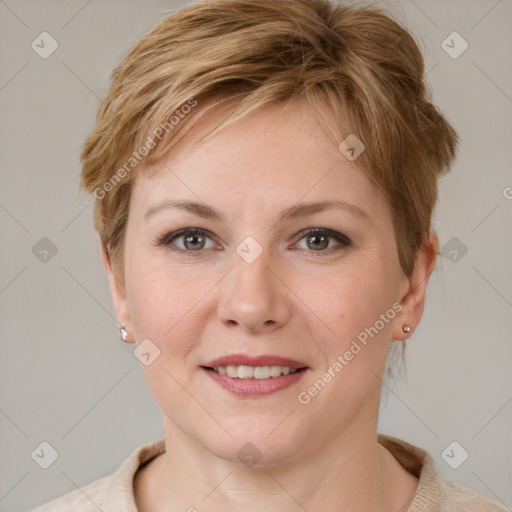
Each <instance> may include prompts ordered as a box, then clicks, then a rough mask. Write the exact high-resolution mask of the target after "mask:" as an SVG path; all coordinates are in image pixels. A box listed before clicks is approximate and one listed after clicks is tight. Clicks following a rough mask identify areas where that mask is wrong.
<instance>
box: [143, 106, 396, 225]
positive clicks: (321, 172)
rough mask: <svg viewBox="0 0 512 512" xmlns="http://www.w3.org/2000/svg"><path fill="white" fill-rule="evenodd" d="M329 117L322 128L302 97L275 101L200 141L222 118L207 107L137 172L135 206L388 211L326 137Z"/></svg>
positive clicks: (374, 190) (375, 215)
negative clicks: (185, 202) (343, 206)
mask: <svg viewBox="0 0 512 512" xmlns="http://www.w3.org/2000/svg"><path fill="white" fill-rule="evenodd" d="M325 114H326V119H325V126H323V125H322V124H321V123H322V121H321V118H320V117H319V116H315V115H313V114H312V112H311V111H310V110H309V107H308V106H307V105H305V104H304V103H303V102H300V101H295V102H289V103H283V104H278V105H272V106H268V107H264V108H260V109H258V110H256V111H254V112H252V113H250V114H249V115H247V116H246V117H244V118H242V119H241V120H239V121H237V122H236V123H235V124H234V125H232V126H230V127H228V128H226V129H224V130H222V131H221V132H219V133H217V134H216V135H215V136H214V137H212V138H211V139H209V140H207V141H206V142H203V141H202V137H204V136H205V135H206V134H208V133H209V132H210V130H212V129H213V128H214V127H216V126H217V125H218V124H219V123H220V122H221V121H222V120H223V119H224V116H220V115H219V114H217V113H215V112H210V113H208V114H207V115H205V116H204V117H203V118H202V119H201V120H200V121H199V122H198V123H197V124H196V125H195V126H194V127H193V128H192V129H191V130H190V131H189V132H188V133H187V135H186V136H185V137H184V138H183V139H182V140H181V141H180V142H179V143H178V144H177V145H176V146H175V148H173V150H172V151H171V153H170V154H169V155H168V156H167V157H166V158H165V159H164V160H163V161H161V162H160V163H159V164H157V165H156V166H155V168H153V169H150V171H151V172H150V173H139V174H138V175H137V177H136V179H135V183H134V190H133V196H134V197H133V201H134V203H136V204H134V206H135V207H136V206H137V205H142V206H144V207H146V208H148V207H151V206H152V205H154V204H156V203H158V202H161V201H163V200H165V199H171V200H172V199H189V200H194V201H198V202H201V201H204V202H207V203H208V204H217V205H219V207H220V208H221V209H222V206H223V205H227V203H229V204H233V205H234V204H236V205H238V206H240V205H241V206H242V207H244V206H245V208H246V209H249V208H257V209H258V210H259V211H260V212H261V208H262V204H265V208H273V207H274V206H275V207H276V208H279V209H281V208H282V207H283V206H290V205H291V204H295V203H297V202H299V201H305V202H313V201H320V200H344V201H346V202H351V203H355V204H359V205H361V207H363V206H364V207H365V209H366V210H368V212H369V214H370V216H371V217H373V218H378V216H379V215H381V214H382V209H383V208H384V209H386V208H387V204H386V202H385V200H384V198H383V196H382V194H381V193H380V191H379V190H378V189H377V188H376V187H375V186H374V185H373V184H372V183H371V181H370V180H369V179H368V178H367V176H366V174H365V173H364V171H362V170H361V169H360V168H359V167H358V165H357V162H351V161H349V160H348V159H347V158H346V157H345V156H344V154H342V153H341V152H340V151H339V150H338V148H337V145H336V144H335V142H333V141H335V139H334V138H332V137H331V138H330V137H328V135H327V134H326V129H325V128H326V127H327V126H328V123H329V120H328V117H327V116H328V113H325ZM331 123H332V121H331ZM261 213H262V212H261Z"/></svg>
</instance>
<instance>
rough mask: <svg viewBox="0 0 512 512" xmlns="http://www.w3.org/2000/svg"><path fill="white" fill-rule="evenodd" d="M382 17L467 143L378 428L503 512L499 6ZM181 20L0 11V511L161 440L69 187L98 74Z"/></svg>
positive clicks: (93, 8)
mask: <svg viewBox="0 0 512 512" xmlns="http://www.w3.org/2000/svg"><path fill="white" fill-rule="evenodd" d="M380 3H381V4H383V5H386V6H389V7H391V8H392V9H394V11H395V12H396V13H397V15H398V17H399V18H400V19H402V20H403V21H404V22H405V23H406V24H407V26H408V27H409V28H410V29H411V30H412V31H413V32H414V33H415V34H416V37H417V39H418V40H419V41H420V44H421V46H422V49H423V51H424V54H425V58H426V67H427V69H428V70H429V73H428V79H429V81H430V83H431V85H432V89H433V99H434V102H435V103H436V104H437V105H438V106H439V107H440V109H441V110H442V111H443V113H445V115H446V116H447V117H448V119H449V120H450V121H451V122H452V123H453V125H454V126H455V128H456V129H457V130H458V132H459V134H460V136H461V139H462V145H461V148H460V153H459V157H458V160H457V163H456V165H455V166H454V167H453V169H452V172H451V173H450V174H449V175H448V176H447V177H445V178H443V180H442V182H441V185H440V201H439V205H438V207H437V209H436V212H435V216H434V227H435V228H436V230H437V232H438V234H439V237H440V241H441V245H442V246H443V247H444V248H445V252H446V254H447V255H446V256H445V257H444V258H442V261H439V263H438V265H437V268H436V270H435V272H434V274H433V276H432V278H431V282H430V284H429V290H428V299H427V304H426V308H425V313H424V317H423V320H422V322H421V324H420V326H419V328H418V329H417V331H416V332H415V333H414V335H413V336H412V337H411V338H410V340H409V341H408V352H407V366H408V379H407V382H403V383H400V382H397V383H396V385H395V386H394V387H393V388H392V389H389V390H387V403H384V402H383V404H382V407H381V418H380V424H379V431H380V432H383V433H387V434H390V435H393V436H396V437H400V438H402V439H405V440H407V441H409V442H412V443H414V444H417V445H419V446H421V447H423V448H425V449H427V450H428V451H429V452H430V453H431V455H432V456H433V458H434V460H435V462H436V464H437V467H438V469H439V471H440V472H441V473H442V474H444V475H446V476H447V477H449V478H451V479H453V480H456V481H458V482H460V483H462V484H463V485H466V486H468V487H471V488H473V489H475V490H477V491H478V492H480V493H482V494H485V495H487V496H489V497H492V498H493V499H495V500H497V501H501V502H503V503H505V504H507V505H508V506H511V505H512V482H511V478H512V477H511V475H512V441H511V436H510V427H511V424H512V403H511V402H512V385H511V384H512V376H511V375H512V372H511V366H512V343H511V341H512V340H511V331H512V314H511V313H512V279H511V274H512V267H511V265H510V261H511V254H512V237H511V236H510V233H511V217H512V199H510V197H512V188H507V187H512V173H511V164H510V162H511V157H512V150H511V146H512V144H511V142H510V141H511V140H512V128H511V122H510V121H511V113H512V81H511V78H512V76H511V75H512V73H511V66H510V62H512V58H511V57H512V55H511V53H512V44H511V42H512V41H511V39H512V37H511V27H510V20H511V19H512V3H511V1H510V0H500V1H497V0H472V1H468V0H465V1H463V0H457V1H453V0H452V1H449V2H446V1H440V0H438V1H428V2H427V1H421V0H416V1H415V2H412V1H410V0H400V1H387V2H380ZM181 5H183V2H178V1H172V0H167V1H161V0H151V1H145V2H136V1H120V0H110V1H108V2H100V1H99V0H92V1H91V0H90V1H86V0H73V1H66V2H64V1H57V0H45V1H35V0H30V1H29V0H17V1H14V0H0V39H1V79H0V111H1V116H2V117H1V119H2V123H1V128H0V129H1V133H0V159H1V160H0V162H1V187H0V228H1V236H2V239H1V240H2V243H1V251H0V262H1V266H0V308H1V318H0V333H1V343H2V345H1V350H2V354H1V359H0V361H1V362H0V365H1V377H0V378H1V383H0V384H1V390H2V392H1V399H0V438H1V442H0V450H1V451H0V460H1V468H0V509H1V510H2V511H7V510H17V511H19V510H27V509H30V508H31V507H33V506H35V505H37V504H40V503H43V502H46V501H48V500H50V499H51V498H54V497H56V496H59V495H61V494H63V493H65V492H68V491H71V490H73V489H75V488H77V487H80V486H83V485H85V484H87V483H89V482H91V481H93V480H95V479H97V478H100V477H101V476H104V475H106V474H108V473H110V472H112V471H114V470H116V469H117V468H118V467H119V465H120V464H121V462H122V461H123V460H124V459H125V458H126V457H127V456H128V455H129V454H130V453H131V452H132V451H133V450H134V449H135V448H136V447H138V446H140V445H141V444H143V443H146V442H149V441H152V440H153V439H156V438H157V437H160V436H162V435H163V431H162V427H161V418H160V412H159V410H158V408H157V407H156V405H155V403H154V401H153V399H152V398H151V396H150V394H149V392H148V390H147V388H146V385H145V382H144V380H143V377H142V373H141V370H140V368H139V364H140V363H139V362H138V361H137V360H136V358H135V357H134V356H133V354H132V350H133V345H125V344H123V343H121V342H120V341H119V338H118V333H117V325H116V321H115V318H114V314H113V307H112V303H111V298H110V292H109V289H108V287H107V280H106V277H105V276H104V271H103V268H102V265H101V260H100V253H99V248H98V244H97V236H96V234H95V233H94V231H93V228H92V207H91V204H92V201H91V200H90V199H88V198H85V197H81V196H79V195H78V194H77V193H76V190H77V185H78V179H79V174H80V166H79V161H78V153H79V148H80V144H81V141H82V140H83V138H84V137H85V136H86V135H87V134H88V132H89V131H90V130H91V129H92V127H93V123H94V115H95V112H96V109H97V107H98V103H99V99H100V98H102V97H103V96H104V95H105V93H106V90H107V86H108V83H109V73H110V71H111V69H112V68H113V67H114V66H115V65H116V64H117V62H118V61H119V59H120V57H121V55H122V54H123V53H124V52H125V51H126V50H127V49H128V47H129V46H130V45H131V44H132V43H133V42H134V41H136V40H137V39H138V38H139V37H141V36H142V35H143V34H144V32H145V31H146V29H147V27H148V26H149V25H150V24H151V23H153V22H155V21H157V20H159V19H161V18H162V17H163V15H164V14H165V13H164V11H168V10H172V9H175V8H177V7H179V6H181ZM43 31H47V32H49V33H50V34H51V35H52V37H53V38H55V39H56V40H57V42H58V44H59V47H58V49H57V50H56V51H55V53H53V54H52V55H51V56H50V57H48V58H47V59H42V58H41V57H40V56H39V55H38V54H37V53H36V52H35V51H34V50H33V49H32V48H31V43H32V41H33V40H34V39H36V37H37V36H38V35H39V34H40V33H41V32H43ZM453 31H457V32H459V33H460V34H461V35H462V36H463V37H464V39H465V40H467V42H468V43H469V48H468V49H467V50H466V51H465V52H464V53H463V54H462V55H461V56H460V57H458V58H457V59H453V58H451V57H450V56H449V55H448V54H447V53H446V52H445V51H444V50H443V48H442V47H441V43H442V41H443V40H445V39H446V37H447V36H448V35H449V34H451V33H452V32H453ZM450 44H451V43H450ZM457 44H458V43H457ZM459 48H460V47H459ZM507 196H508V198H507ZM43 237H47V238H48V239H49V240H51V242H52V243H53V244H54V245H55V248H56V250H57V252H56V254H54V255H53V256H52V253H51V252H50V253H49V254H48V256H47V261H46V262H43V261H41V260H40V259H39V257H42V255H41V254H39V257H37V255H36V254H34V252H33V247H34V246H36V249H35V250H34V251H35V252H36V253H37V249H38V248H39V250H40V246H38V245H36V244H38V243H39V244H45V243H47V242H39V241H40V239H41V238H43ZM454 237H455V239H456V240H452V239H453V238H454ZM450 240H452V241H451V242H450ZM446 244H448V245H446ZM453 244H455V245H453ZM457 247H458V248H457ZM461 247H466V248H467V253H466V254H464V255H462V254H463V253H462V252H461ZM453 248H456V250H457V251H458V252H457V255H458V256H457V257H458V258H459V259H458V261H452V260H453V259H454V256H455V253H453V252H452V253H451V254H450V251H451V250H452V249H453ZM461 255H462V257H461ZM43 441H46V442H49V443H50V444H51V445H52V446H53V447H54V448H55V449H56V450H57V452H58V458H57V460H56V461H55V462H54V463H53V464H52V465H51V466H50V467H49V468H48V469H46V470H45V469H42V468H41V467H40V466H39V465H38V464H36V462H35V461H34V460H33V459H32V457H31V454H32V452H33V451H34V450H35V449H36V448H37V447H38V446H39V445H40V443H41V442H43ZM452 441H457V442H458V443H459V444H460V445H461V446H462V447H464V449H465V450H467V452H468V453H469V458H468V459H467V460H466V461H465V462H464V463H463V464H462V465H461V466H460V467H459V468H458V469H452V468H451V467H450V466H449V465H448V464H447V463H446V462H445V461H444V460H443V458H442V457H441V453H442V452H443V450H444V449H445V448H446V447H447V446H448V445H449V444H450V443H451V442H452Z"/></svg>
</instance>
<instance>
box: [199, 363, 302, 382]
mask: <svg viewBox="0 0 512 512" xmlns="http://www.w3.org/2000/svg"><path fill="white" fill-rule="evenodd" d="M203 368H205V369H206V370H210V371H213V372H215V373H218V374H219V375H227V376H228V377H231V378H232V379H243V380H263V379H275V378H277V377H281V376H282V375H293V374H294V373H297V372H301V371H304V370H306V368H305V367H304V368H291V367H290V366H279V365H275V364H273V365H270V366H246V365H239V366H236V365H228V366H215V367H208V366H203Z"/></svg>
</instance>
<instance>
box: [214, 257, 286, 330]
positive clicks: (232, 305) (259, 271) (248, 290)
mask: <svg viewBox="0 0 512 512" xmlns="http://www.w3.org/2000/svg"><path fill="white" fill-rule="evenodd" d="M234 260H235V263H234V267H233V269H232V270H231V271H230V272H229V273H228V275H227V276H226V278H225V279H223V281H222V283H221V290H220V294H221V297H220V299H219V304H218V308H217V314H218V317H219V319H220V320H221V321H222V322H223V323H224V324H226V325H227V326H228V327H230V328H233V327H234V326H236V325H238V326H240V327H241V328H242V329H244V330H245V331H248V332H251V333H254V334H257V333H263V332H272V331H274V330H276V329H279V328H280V327H282V326H283V325H285V324H286V322H287V321H288V319H289V318H290V314H291V307H290V302H289V299H288V297H289V295H290V293H291V292H290V290H289V289H288V288H287V287H286V285H285V282H286V280H285V279H284V276H282V275H279V271H278V269H277V268H276V266H275V265H274V266H273V267H272V262H271V261H269V259H268V258H266V257H264V253H263V254H261V255H260V256H259V257H258V258H257V259H256V260H255V261H253V262H252V263H247V262H246V261H244V260H243V259H242V258H240V257H239V256H238V255H237V254H235V256H234Z"/></svg>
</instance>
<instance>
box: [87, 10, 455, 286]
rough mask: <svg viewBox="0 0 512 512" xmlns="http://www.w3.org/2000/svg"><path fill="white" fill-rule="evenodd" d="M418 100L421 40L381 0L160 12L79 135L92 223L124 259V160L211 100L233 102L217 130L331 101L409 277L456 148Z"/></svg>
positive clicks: (156, 153)
mask: <svg viewBox="0 0 512 512" xmlns="http://www.w3.org/2000/svg"><path fill="white" fill-rule="evenodd" d="M428 96H429V95H428V91H427V88H426V85H425V81H424V63H423V58H422V55H421V52H420V50H419V48H418V46H417V44H416V43H415V42H414V39H413V38H412V36H411V35H410V34H409V33H408V32H407V31H406V30H405V29H404V28H402V27H401V26H400V24H399V23H397V22H396V21H394V20H393V19H392V18H391V15H389V14H386V13H385V11H383V10H382V9H381V8H377V7H373V6H364V7H356V6H353V5H350V6H348V5H338V4H336V5H335V4H333V3H331V2H329V1H328V0H281V1H276V0H258V1H254V0H210V1H208V2H204V1H202V2H198V3H195V4H192V5H189V6H187V7H185V8H183V9H181V10H179V11H177V12H176V13H174V14H172V15H170V16H168V17H166V18H164V19H163V20H162V21H160V22H159V23H158V24H157V25H156V26H154V27H153V28H152V29H151V30H150V31H149V32H148V33H147V34H146V35H145V36H144V37H143V38H142V39H141V40H139V41H138V42H137V43H136V44H135V45H134V46H133V48H132V49H131V50H130V51H129V52H128V53H127V55H126V56H125V57H124V59H123V60H122V61H121V63H120V64H119V66H118V67H117V68H116V69H115V70H114V71H113V73H112V84H111V87H110V90H109V92H108V94H107V96H106V98H105V99H104V101H103V102H102V104H101V107H100V109H99V112H98V115H97V120H96V126H95V128H94V130H93V131H92V133H91V134H90V135H89V136H88V138H87V139H86V140H85V142H84V147H83V151H82V154H81V159H82V163H83V170H82V178H81V184H80V186H81V187H82V188H83V189H85V190H86V191H87V192H89V193H92V194H94V197H96V202H95V205H94V212H95V216H94V218H95V227H96V229H97V230H98V232H99V234H100V237H101V240H102V243H103V244H104V246H105V247H106V248H107V250H108V251H109V253H110V255H111V257H112V259H113V260H115V261H117V263H120V265H121V267H122V266H123V265H122V253H123V250H122V249H123V243H124V236H125V230H126V223H127V218H128V205H129V200H130V192H131V186H132V183H133V179H134V177H135V176H134V175H135V173H134V172H132V168H133V169H136V170H140V169H142V168H144V167H146V166H149V165H150V164H153V163H157V162H158V161H160V160H161V159H162V158H163V157H164V156H166V155H167V154H168V152H169V151H170V150H171V149H172V147H174V145H175V144H176V143H177V142H178V141H179V140H180V139H181V138H182V137H183V136H184V135H185V134H186V133H187V132H188V130H189V129H190V128H191V127H192V126H193V125H194V124H195V123H196V122H197V121H198V120H199V119H200V118H201V117H202V116H203V115H204V114H205V113H206V112H207V111H209V110H211V109H212V108H221V107H223V106H227V105H230V106H231V107H232V108H231V107H230V109H227V110H226V116H225V117H224V120H223V122H222V123H221V124H220V125H219V126H218V127H217V128H216V129H215V130H214V132H213V133H212V135H214V134H215V133H217V132H218V131H219V130H220V129H222V128H223V127H225V126H228V125H230V124H232V123H233V122H235V121H236V120H238V119H240V118H241V117H243V116H245V115H247V114H248V113H250V112H251V111H253V110H255V109H257V108H260V107H263V106H265V105H269V104H271V103H275V102H279V101H290V100H293V99H299V98H300V99H304V100H306V101H307V102H308V103H309V104H310V105H311V106H312V107H313V110H312V111H315V110H316V111H319V110H320V109H315V108H314V107H315V106H317V107H318V106H320V105H324V106H327V107H328V108H329V110H330V112H332V114H333V117H334V120H335V123H336V125H337V126H338V128H339V135H340V139H339V140H338V141H337V142H338V144H339V143H341V141H342V140H343V139H344V138H345V137H346V136H348V135H349V134H354V135H356V136H357V137H358V139H360V140H361V141H363V143H364V145H365V151H363V153H362V154H361V155H360V156H359V157H358V159H357V162H356V163H358V164H359V166H360V167H361V169H362V170H363V171H364V172H365V173H366V174H367V176H368V177H369V178H370V179H371V181H372V182H373V183H375V185H377V186H378V187H379V189H380V190H382V192H383V193H384V194H385V196H386V197H387V200H388V202H389V204H390V207H391V211H392V215H393V222H394V228H395V236H396V243H397V250H398V255H399V259H400V265H401V267H402V270H403V272H404V274H405V275H407V276H408V277H410V275H411V274H412V271H413V268H414V263H415V259H416V256H417V253H418V251H419V249H420V248H421V246H422V245H423V243H424V242H425V241H426V240H427V238H428V235H429V231H430V224H431V215H432V211H433V208H434V206H435V203H436V201H437V179H438V177H439V175H440V174H441V173H442V172H443V171H447V170H448V169H449V166H450V164H451V162H452V160H453V158H454V155H455V149H456V145H457V134H456V133H455V131H454V129H453V128H452V127H451V126H450V124H449V123H448V122H447V121H446V119H445V118H444V117H443V116H442V115H441V114H440V113H439V112H438V110H437V109H436V108H435V107H434V106H433V105H432V103H431V102H430V101H429V98H428ZM192 107H193V108H192ZM185 112H186V114H187V115H183V114H184V113H185ZM173 116H174V118H175V119H177V118H178V117H179V118H180V119H179V122H177V123H173V122H171V121H172V119H173ZM164 129H165V132H166V133H165V134H163V131H164ZM155 139H158V140H155ZM144 146H145V147H146V149H148V151H143V147H144ZM137 148H140V150H137ZM136 150H137V151H138V152H137V155H135V152H136ZM142 152H143V153H145V154H144V155H143V156H144V158H139V156H140V155H139V153H142ZM134 155H135V156H134ZM139 162H143V164H144V165H139ZM132 164H133V165H132ZM123 169H124V171H123Z"/></svg>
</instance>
